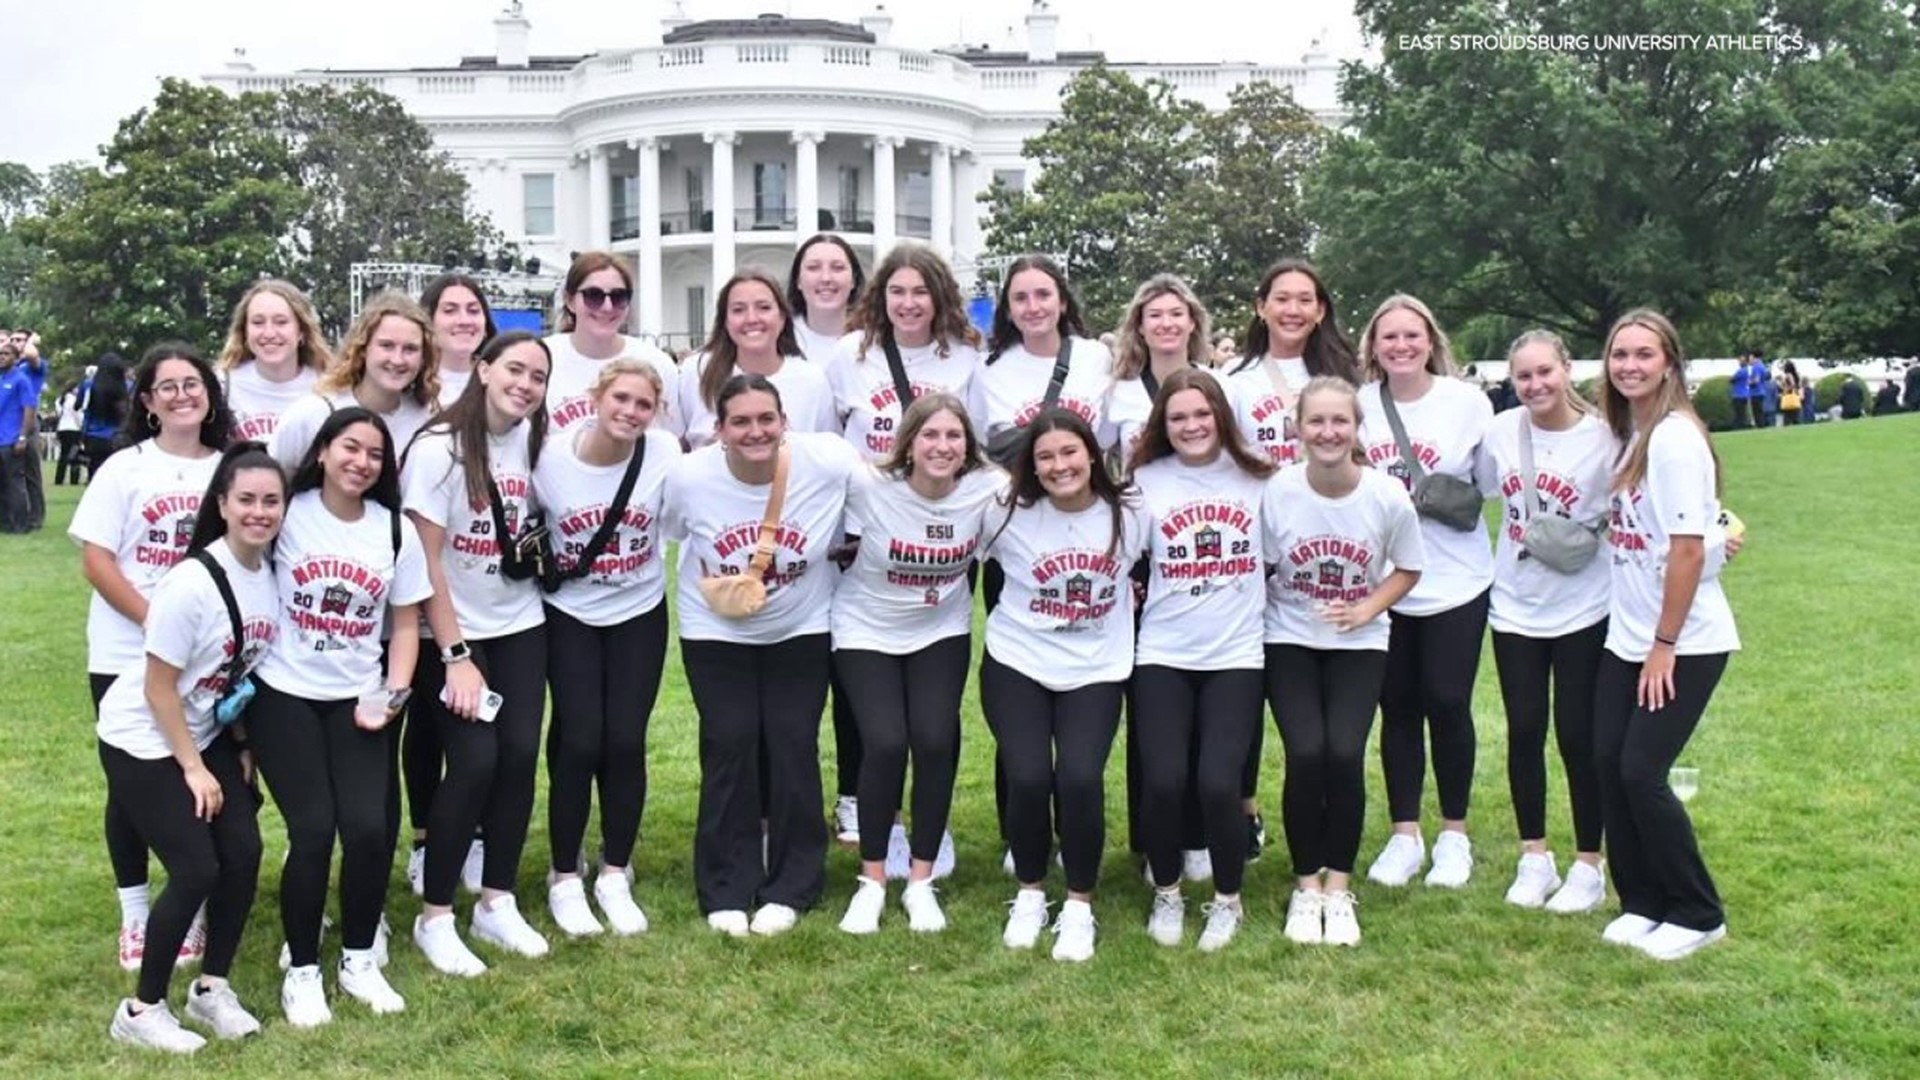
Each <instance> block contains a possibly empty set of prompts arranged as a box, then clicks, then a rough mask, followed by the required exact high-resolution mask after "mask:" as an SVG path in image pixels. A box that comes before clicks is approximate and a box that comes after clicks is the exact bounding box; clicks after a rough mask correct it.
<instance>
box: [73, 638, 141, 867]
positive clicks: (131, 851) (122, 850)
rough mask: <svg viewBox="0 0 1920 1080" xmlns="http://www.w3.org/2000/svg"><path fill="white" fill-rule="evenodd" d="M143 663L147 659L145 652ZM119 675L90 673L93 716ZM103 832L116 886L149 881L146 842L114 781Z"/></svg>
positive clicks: (98, 716) (88, 678) (108, 789)
mask: <svg viewBox="0 0 1920 1080" xmlns="http://www.w3.org/2000/svg"><path fill="white" fill-rule="evenodd" d="M140 662H141V663H143V664H144V663H146V662H147V658H146V657H145V656H144V655H143V656H141V658H140ZM115 678H116V676H113V675H103V674H101V673H100V672H98V671H90V672H88V673H87V690H88V692H89V693H91V694H92V695H93V719H94V721H95V722H96V723H97V722H98V721H99V719H100V699H101V698H103V697H106V696H107V689H108V688H109V687H111V686H112V685H113V680H114V679H115ZM102 832H103V833H104V834H105V835H106V838H107V861H108V862H109V863H111V864H112V866H113V884H114V887H115V888H120V889H136V888H139V887H140V886H142V885H145V884H146V883H147V842H146V840H145V839H144V838H143V837H141V835H140V827H139V826H138V825H137V824H135V823H134V821H133V819H132V818H131V817H129V816H128V814H127V811H126V808H125V807H123V806H121V805H120V800H119V799H117V798H115V797H114V794H113V785H112V784H108V785H107V805H106V809H105V813H104V814H103V821H102Z"/></svg>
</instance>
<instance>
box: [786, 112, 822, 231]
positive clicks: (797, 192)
mask: <svg viewBox="0 0 1920 1080" xmlns="http://www.w3.org/2000/svg"><path fill="white" fill-rule="evenodd" d="M825 138H826V135H825V133H823V132H819V131H796V132H794V133H793V199H794V203H795V207H794V212H795V217H794V226H793V227H794V229H795V230H796V231H798V232H799V234H800V237H801V239H803V240H804V239H806V238H807V237H809V236H812V235H813V234H814V233H816V232H819V231H820V143H821V141H822V140H824V139H825Z"/></svg>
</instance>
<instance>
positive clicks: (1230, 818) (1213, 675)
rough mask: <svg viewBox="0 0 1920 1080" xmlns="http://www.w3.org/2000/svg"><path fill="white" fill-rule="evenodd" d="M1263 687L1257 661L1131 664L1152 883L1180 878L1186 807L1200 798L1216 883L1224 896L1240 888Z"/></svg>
mask: <svg viewBox="0 0 1920 1080" xmlns="http://www.w3.org/2000/svg"><path fill="white" fill-rule="evenodd" d="M1260 686H1261V678H1260V671H1259V669H1257V668H1251V669H1246V670H1230V671H1183V670H1180V669H1179V668H1172V667H1162V666H1159V665H1156V664H1147V665H1143V666H1141V667H1136V668H1134V669H1133V699H1134V713H1133V732H1134V734H1133V738H1134V740H1135V741H1137V742H1138V743H1139V757H1140V780H1141V795H1142V799H1141V812H1140V816H1141V819H1142V822H1143V824H1144V826H1145V829H1146V842H1147V859H1148V862H1149V863H1150V864H1151V865H1152V867H1153V880H1154V882H1155V884H1157V885H1161V886H1163V887H1164V886H1171V885H1177V884H1179V883H1180V864H1181V860H1180V852H1181V849H1182V848H1183V847H1185V846H1186V845H1187V842H1188V841H1187V837H1186V836H1185V835H1184V834H1185V825H1186V813H1185V810H1186V806H1187V803H1188V802H1189V801H1193V800H1196V799H1197V801H1198V802H1199V804H1200V808H1201V813H1202V814H1203V815H1204V819H1205V821H1206V831H1205V835H1206V838H1207V847H1208V850H1209V851H1210V852H1211V853H1212V857H1213V880H1214V888H1215V889H1216V890H1217V891H1218V892H1221V893H1224V894H1227V895H1232V894H1234V893H1238V892H1239V891H1240V884H1241V881H1242V878H1243V875H1244V874H1245V872H1246V866H1247V826H1246V816H1245V814H1244V813H1243V812H1242V811H1241V809H1240V782H1241V778H1242V774H1243V773H1244V772H1245V769H1246V763H1247V753H1248V751H1249V750H1251V749H1252V746H1253V733H1254V731H1256V730H1257V729H1258V728H1259V727H1260ZM1196 755H1197V761H1198V765H1197V767H1196V765H1195V761H1196Z"/></svg>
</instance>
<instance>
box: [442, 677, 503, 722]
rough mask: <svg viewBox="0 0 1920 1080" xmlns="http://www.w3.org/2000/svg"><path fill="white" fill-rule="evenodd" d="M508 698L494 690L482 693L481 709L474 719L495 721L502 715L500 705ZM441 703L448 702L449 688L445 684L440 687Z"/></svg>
mask: <svg viewBox="0 0 1920 1080" xmlns="http://www.w3.org/2000/svg"><path fill="white" fill-rule="evenodd" d="M506 700H507V699H506V698H503V697H501V696H500V695H499V694H497V693H494V692H493V691H492V690H488V691H487V692H486V693H483V694H481V695H480V709H479V711H478V712H477V713H475V714H474V719H475V720H478V721H480V722H481V723H484V724H491V723H493V721H494V718H495V717H497V716H499V715H500V706H501V705H503V704H505V703H506ZM440 704H442V705H446V704H448V702H447V688H446V687H444V686H443V687H441V688H440Z"/></svg>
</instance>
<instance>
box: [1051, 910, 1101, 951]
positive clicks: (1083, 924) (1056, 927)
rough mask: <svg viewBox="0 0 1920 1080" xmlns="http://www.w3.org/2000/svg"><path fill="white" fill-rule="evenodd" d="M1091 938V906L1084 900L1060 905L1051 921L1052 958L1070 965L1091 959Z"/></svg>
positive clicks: (1092, 924)
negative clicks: (1057, 912) (1057, 916)
mask: <svg viewBox="0 0 1920 1080" xmlns="http://www.w3.org/2000/svg"><path fill="white" fill-rule="evenodd" d="M1093 936H1094V922H1093V905H1092V904H1089V903H1087V902H1086V901H1085V900H1069V901H1067V902H1066V903H1064V904H1061V905H1060V917H1059V918H1057V919H1055V920H1054V921H1053V958H1054V959H1055V960H1064V961H1066V962H1068V963H1071V964H1081V963H1085V962H1086V961H1088V960H1091V959H1093Z"/></svg>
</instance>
